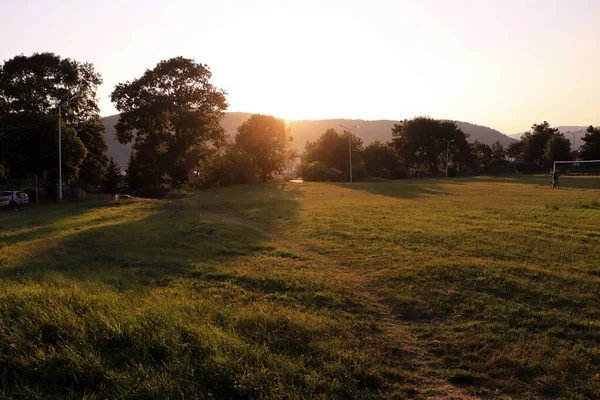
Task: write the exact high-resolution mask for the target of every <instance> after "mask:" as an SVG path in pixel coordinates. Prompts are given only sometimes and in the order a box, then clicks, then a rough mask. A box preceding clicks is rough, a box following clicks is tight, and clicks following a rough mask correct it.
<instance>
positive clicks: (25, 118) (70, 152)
mask: <svg viewBox="0 0 600 400" xmlns="http://www.w3.org/2000/svg"><path fill="white" fill-rule="evenodd" d="M0 126H1V128H0V144H1V145H0V160H2V161H3V162H4V163H5V165H6V167H7V168H8V169H9V170H10V172H11V177H13V178H25V177H27V175H29V174H36V175H38V176H39V177H40V178H42V177H46V178H51V179H56V178H57V177H58V133H57V120H56V118H55V117H54V116H53V115H44V114H40V113H36V112H20V113H9V114H6V115H4V116H3V117H1V118H0ZM86 154H87V151H86V148H85V145H84V144H83V142H82V141H81V140H80V139H79V137H78V136H77V132H76V131H75V129H74V128H73V127H72V126H67V125H63V130H62V172H63V178H64V179H65V181H68V180H69V179H74V178H76V177H77V176H78V174H79V170H80V167H81V164H82V162H83V161H84V159H85V158H86Z"/></svg>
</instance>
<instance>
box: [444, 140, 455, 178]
mask: <svg viewBox="0 0 600 400" xmlns="http://www.w3.org/2000/svg"><path fill="white" fill-rule="evenodd" d="M444 142H446V178H447V177H448V164H449V163H450V143H452V142H454V139H452V140H450V141H448V140H446V139H444Z"/></svg>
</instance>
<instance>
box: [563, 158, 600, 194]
mask: <svg viewBox="0 0 600 400" xmlns="http://www.w3.org/2000/svg"><path fill="white" fill-rule="evenodd" d="M555 172H557V173H558V176H560V179H559V182H560V184H561V186H572V187H581V188H600V182H598V181H597V179H591V180H590V179H584V178H585V177H589V176H593V175H596V176H598V175H600V160H575V161H573V160H571V161H555V162H554V165H553V168H552V173H555ZM580 178H581V179H580Z"/></svg>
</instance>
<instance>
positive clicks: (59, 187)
mask: <svg viewBox="0 0 600 400" xmlns="http://www.w3.org/2000/svg"><path fill="white" fill-rule="evenodd" d="M77 97H78V96H77V95H75V96H73V97H71V98H70V99H69V100H67V101H66V102H65V103H63V104H60V103H58V202H59V203H61V202H62V198H63V196H62V109H63V107H68V106H69V104H71V102H72V101H73V100H77Z"/></svg>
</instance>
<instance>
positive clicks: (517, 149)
mask: <svg viewBox="0 0 600 400" xmlns="http://www.w3.org/2000/svg"><path fill="white" fill-rule="evenodd" d="M524 147H525V142H523V141H522V140H519V141H518V142H513V143H511V144H509V145H508V151H507V153H508V156H509V157H512V158H520V157H523V149H524Z"/></svg>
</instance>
